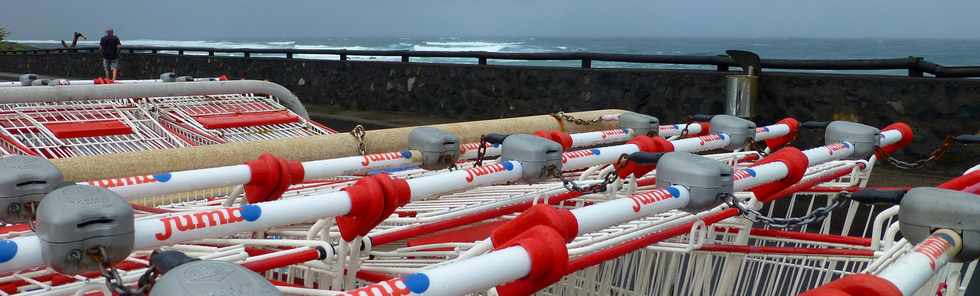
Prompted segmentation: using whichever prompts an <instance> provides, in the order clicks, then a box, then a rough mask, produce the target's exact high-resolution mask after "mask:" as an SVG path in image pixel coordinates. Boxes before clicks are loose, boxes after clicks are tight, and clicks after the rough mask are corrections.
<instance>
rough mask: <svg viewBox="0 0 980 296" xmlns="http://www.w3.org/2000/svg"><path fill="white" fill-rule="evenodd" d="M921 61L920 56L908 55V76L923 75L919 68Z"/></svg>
mask: <svg viewBox="0 0 980 296" xmlns="http://www.w3.org/2000/svg"><path fill="white" fill-rule="evenodd" d="M920 62H922V57H909V65H908V68H909V77H923V76H924V75H923V73H922V69H919V63H920Z"/></svg>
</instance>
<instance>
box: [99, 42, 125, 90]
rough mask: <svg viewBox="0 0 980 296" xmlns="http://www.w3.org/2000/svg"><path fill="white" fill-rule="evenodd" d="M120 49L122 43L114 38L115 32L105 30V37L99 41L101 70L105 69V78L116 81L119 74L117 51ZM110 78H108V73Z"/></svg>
mask: <svg viewBox="0 0 980 296" xmlns="http://www.w3.org/2000/svg"><path fill="white" fill-rule="evenodd" d="M120 48H122V42H119V37H116V34H115V32H113V30H112V29H108V30H105V36H103V37H102V40H101V41H99V50H101V51H102V68H104V69H105V77H106V78H109V77H111V78H112V80H116V76H117V75H118V74H119V49H120ZM110 72H111V73H112V76H109V73H110Z"/></svg>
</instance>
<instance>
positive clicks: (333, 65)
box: [0, 53, 980, 167]
mask: <svg viewBox="0 0 980 296" xmlns="http://www.w3.org/2000/svg"><path fill="white" fill-rule="evenodd" d="M120 67H121V69H120V71H121V73H122V75H123V77H126V78H134V79H135V78H151V77H156V76H158V75H159V74H160V73H163V72H176V73H179V74H181V75H192V76H195V77H213V76H217V75H220V74H226V75H228V76H229V77H232V78H234V79H237V78H246V79H258V80H269V81H272V82H276V83H279V84H282V85H283V86H285V87H287V88H289V89H290V90H292V91H293V92H294V93H296V95H298V96H299V97H300V98H301V99H302V100H304V102H305V103H309V104H318V105H324V106H328V107H332V108H337V109H344V110H370V111H378V112H388V111H398V112H416V113H421V114H430V115H436V116H441V117H446V118H452V119H459V120H470V119H487V118H499V117H507V116H519V115H528V114H541V113H547V112H554V111H558V110H563V111H580V110H591V109H602V108H622V109H628V110H634V111H636V112H641V113H646V114H651V115H654V116H657V117H659V118H660V119H661V122H665V123H667V122H670V123H676V122H683V121H685V120H686V116H687V115H690V114H696V113H720V112H722V108H723V105H724V100H725V99H724V98H725V77H726V76H727V75H730V74H734V72H724V71H712V70H664V69H630V68H627V69H623V68H617V69H598V68H571V67H568V68H565V67H533V66H509V65H476V64H437V63H417V62H411V63H405V62H386V61H337V60H307V59H282V58H264V57H251V58H243V57H222V56H191V55H182V56H178V55H172V54H150V53H137V54H123V55H122V60H121V62H120ZM0 71H2V72H19V73H38V74H45V75H51V76H62V77H96V76H101V75H102V69H101V59H100V58H99V57H98V55H97V54H92V53H56V54H45V55H0ZM758 104H759V105H758V113H757V114H758V119H757V121H758V122H760V124H766V123H770V122H774V121H776V120H779V119H781V118H782V117H786V116H790V117H795V118H797V119H799V120H801V121H806V120H821V121H826V120H852V121H859V122H862V123H866V124H869V125H873V126H878V127H882V126H885V125H887V124H890V123H892V122H896V121H905V122H908V123H909V124H910V125H912V126H913V127H914V129H915V132H916V139H915V141H914V142H913V143H914V144H913V145H912V147H910V149H908V150H907V151H908V152H904V153H902V154H900V155H899V156H905V157H906V158H913V157H923V156H926V155H928V153H929V152H931V151H932V150H933V149H934V148H936V147H938V146H939V145H940V143H941V142H942V139H943V138H944V137H945V136H947V135H958V134H972V133H977V132H980V79H961V78H932V77H927V78H921V77H901V76H884V75H857V74H826V73H819V74H818V73H792V72H776V71H766V72H764V73H763V74H762V76H761V77H760V85H759V100H758ZM821 133H822V131H819V132H818V131H806V132H804V133H803V134H802V135H801V141H802V142H803V143H804V144H802V145H803V146H809V145H814V144H817V143H819V141H820V139H822V136H821ZM956 150H958V151H954V152H953V153H951V154H950V155H949V159H952V160H954V161H955V162H962V165H963V166H966V165H968V164H970V163H974V162H977V161H978V160H980V153H978V152H977V151H978V150H980V149H977V148H966V149H964V148H960V149H956ZM970 150H973V151H970ZM974 164H975V163H974ZM966 167H968V166H966Z"/></svg>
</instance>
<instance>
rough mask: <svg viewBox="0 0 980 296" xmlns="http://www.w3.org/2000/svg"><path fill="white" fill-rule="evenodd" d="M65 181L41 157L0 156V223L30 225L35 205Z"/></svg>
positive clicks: (55, 168)
mask: <svg viewBox="0 0 980 296" xmlns="http://www.w3.org/2000/svg"><path fill="white" fill-rule="evenodd" d="M64 182H65V180H64V177H63V176H62V175H61V171H59V170H58V168H57V167H55V166H54V165H53V164H51V162H50V161H48V160H47V159H44V158H40V157H34V156H25V155H10V156H6V157H0V221H2V222H5V223H12V224H13V223H20V224H23V223H29V222H30V221H31V219H32V218H33V214H34V209H35V208H36V207H37V203H39V202H41V199H43V198H44V196H45V195H46V194H48V193H49V192H51V191H54V190H55V189H56V188H58V187H59V186H61V185H62V184H63V183H64Z"/></svg>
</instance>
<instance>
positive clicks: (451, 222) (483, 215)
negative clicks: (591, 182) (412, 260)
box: [370, 178, 657, 246]
mask: <svg viewBox="0 0 980 296" xmlns="http://www.w3.org/2000/svg"><path fill="white" fill-rule="evenodd" d="M656 183H657V180H656V179H655V178H644V179H640V180H637V181H636V184H637V185H638V186H649V185H653V184H656ZM581 195H582V194H581V193H578V192H566V193H562V194H557V195H554V196H551V197H548V198H547V200H548V203H549V204H553V205H554V204H558V203H560V202H563V201H565V200H569V199H573V198H576V197H579V196H581ZM530 207H531V202H530V201H528V202H524V203H519V204H514V205H510V206H506V207H503V208H499V209H496V210H492V211H486V212H480V213H475V214H471V215H466V216H461V217H457V218H452V219H447V220H443V221H439V222H432V223H428V224H422V225H419V226H416V227H412V228H407V229H403V230H399V231H393V232H389V233H385V234H380V235H377V236H371V237H370V238H371V245H373V246H381V245H385V244H390V243H393V242H396V241H400V240H403V239H408V238H412V237H416V236H420V235H425V234H430V233H434V232H437V231H442V230H445V229H449V228H453V227H458V226H462V225H467V224H472V223H476V222H480V221H483V220H487V219H493V218H497V217H500V216H503V215H507V214H512V213H516V212H520V211H524V210H527V209H528V208H530Z"/></svg>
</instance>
